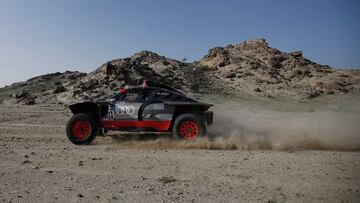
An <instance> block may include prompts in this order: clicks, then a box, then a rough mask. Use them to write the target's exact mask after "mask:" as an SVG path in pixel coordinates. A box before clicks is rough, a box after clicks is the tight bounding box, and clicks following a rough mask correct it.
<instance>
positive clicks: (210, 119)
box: [204, 111, 214, 125]
mask: <svg viewBox="0 0 360 203" xmlns="http://www.w3.org/2000/svg"><path fill="white" fill-rule="evenodd" d="M204 116H205V121H206V124H208V125H210V124H212V122H213V119H214V112H212V111H205V112H204Z"/></svg>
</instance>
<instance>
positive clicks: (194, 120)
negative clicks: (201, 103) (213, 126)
mask: <svg viewBox="0 0 360 203" xmlns="http://www.w3.org/2000/svg"><path fill="white" fill-rule="evenodd" d="M172 134H173V137H174V138H175V139H177V140H196V139H197V138H198V137H203V136H205V135H206V127H205V123H204V121H203V120H202V119H201V118H199V117H198V116H196V115H194V114H181V115H179V116H178V117H176V119H175V122H174V125H173V129H172Z"/></svg>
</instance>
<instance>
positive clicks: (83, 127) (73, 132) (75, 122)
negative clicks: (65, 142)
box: [66, 113, 98, 145]
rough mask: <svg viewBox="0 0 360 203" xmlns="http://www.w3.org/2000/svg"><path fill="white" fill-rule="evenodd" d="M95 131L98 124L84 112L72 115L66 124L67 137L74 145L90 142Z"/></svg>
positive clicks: (94, 135)
mask: <svg viewBox="0 0 360 203" xmlns="http://www.w3.org/2000/svg"><path fill="white" fill-rule="evenodd" d="M97 132H98V126H97V124H96V122H94V119H91V117H90V116H89V115H88V114H84V113H78V114H75V115H73V116H72V117H71V118H70V120H69V121H68V123H67V125H66V134H67V137H68V139H69V140H70V141H71V142H72V143H74V144H76V145H81V144H89V143H91V142H92V141H93V140H94V139H95V137H96V134H97Z"/></svg>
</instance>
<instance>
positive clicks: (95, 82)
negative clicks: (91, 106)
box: [0, 39, 360, 104]
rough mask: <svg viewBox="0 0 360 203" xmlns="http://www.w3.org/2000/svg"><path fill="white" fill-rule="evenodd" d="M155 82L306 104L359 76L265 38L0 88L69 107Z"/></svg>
mask: <svg viewBox="0 0 360 203" xmlns="http://www.w3.org/2000/svg"><path fill="white" fill-rule="evenodd" d="M140 78H146V79H150V80H155V81H160V82H162V83H165V84H168V85H171V86H174V87H176V88H178V89H181V90H183V91H185V92H199V93H211V94H214V93H219V92H221V94H249V95H254V96H259V97H286V98H290V99H305V98H313V97H317V96H321V95H324V94H345V93H355V94H359V90H360V71H358V70H339V69H333V68H331V67H329V66H323V65H320V64H316V63H314V62H312V61H310V60H308V59H306V58H304V57H303V56H302V52H300V51H296V52H290V53H286V52H281V51H279V50H277V49H274V48H271V47H269V45H268V44H267V43H266V41H265V39H257V40H250V41H245V42H242V43H240V44H237V45H229V46H226V47H216V48H213V49H210V50H209V53H208V54H207V55H205V56H204V57H203V58H202V59H201V60H200V61H197V62H194V63H183V62H180V61H177V60H174V59H170V58H166V57H164V56H160V55H158V54H156V53H153V52H150V51H141V52H138V53H136V54H134V55H133V56H131V57H129V58H123V59H116V60H112V61H109V62H107V63H105V64H103V65H101V66H100V67H99V68H97V69H96V70H94V71H92V72H90V73H88V74H85V73H79V72H70V71H67V72H65V73H53V74H47V75H42V76H38V77H35V78H31V79H29V80H27V81H25V82H19V83H14V84H12V85H10V86H7V87H4V88H1V89H0V102H2V103H8V104H14V103H18V104H34V103H40V102H41V103H44V102H45V103H54V102H55V103H56V102H62V103H69V102H72V101H76V100H88V99H97V98H100V99H101V98H105V97H108V96H109V95H111V94H113V93H114V91H115V90H116V89H117V82H118V81H119V80H122V79H125V80H127V81H128V83H129V84H136V81H137V80H138V79H140Z"/></svg>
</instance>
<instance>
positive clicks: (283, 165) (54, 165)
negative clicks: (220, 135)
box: [0, 105, 360, 202]
mask: <svg viewBox="0 0 360 203" xmlns="http://www.w3.org/2000/svg"><path fill="white" fill-rule="evenodd" d="M0 110H1V111H0V112H1V113H0V160H1V162H0V164H1V166H0V182H1V184H0V200H1V201H2V202H78V201H84V202H108V201H113V202H119V201H124V202H171V201H176V202H177V201H180V202H244V201H246V202H253V201H259V202H358V201H359V199H360V153H359V152H358V151H352V152H349V151H348V152H342V151H315V150H280V151H270V150H254V151H244V150H239V149H237V150H209V149H201V148H198V149H193V148H191V147H189V148H186V147H185V148H181V147H180V148H179V147H174V148H172V147H171V146H172V145H170V146H169V147H161V145H155V144H149V145H146V143H161V142H159V141H156V140H154V139H155V138H154V136H150V137H151V138H146V136H147V135H141V136H140V137H143V138H142V139H140V141H137V140H134V139H125V138H121V137H122V136H116V135H112V136H108V137H97V138H96V139H95V141H94V142H93V143H92V144H91V145H87V146H76V145H73V144H71V143H70V142H69V141H68V140H67V138H66V135H65V125H66V121H67V119H68V118H69V116H70V115H71V114H70V112H69V111H67V110H65V109H64V108H63V107H49V106H39V105H35V106H27V107H19V108H15V107H12V108H9V107H8V106H4V105H0ZM158 139H160V140H162V139H167V138H164V137H160V138H158ZM129 143H131V144H129ZM136 143H139V144H138V145H137V144H136ZM159 146H160V147H159ZM235 149H236V148H235Z"/></svg>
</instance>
